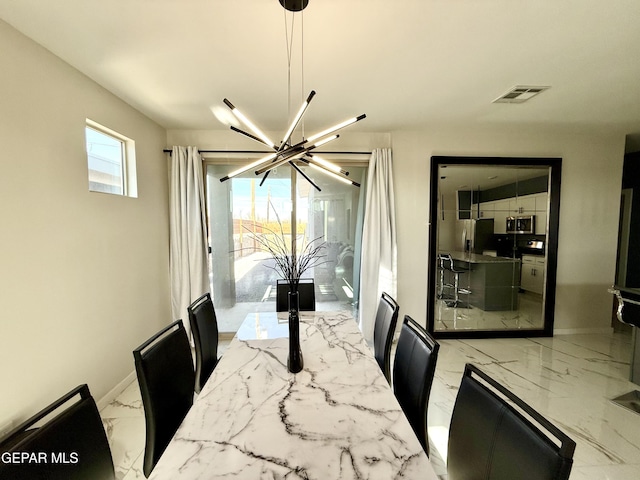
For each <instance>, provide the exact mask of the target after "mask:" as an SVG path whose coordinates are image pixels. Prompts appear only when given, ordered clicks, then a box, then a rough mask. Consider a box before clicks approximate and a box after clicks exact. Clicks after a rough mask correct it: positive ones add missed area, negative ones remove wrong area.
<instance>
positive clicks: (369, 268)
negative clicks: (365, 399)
mask: <svg viewBox="0 0 640 480" xmlns="http://www.w3.org/2000/svg"><path fill="white" fill-rule="evenodd" d="M361 265H362V266H361V271H360V302H359V321H360V330H362V333H363V335H364V337H365V338H366V340H367V341H368V342H371V341H372V340H373V327H374V323H375V317H376V310H377V308H378V303H379V301H380V296H381V295H382V292H386V293H388V294H389V295H391V296H392V297H394V298H396V290H397V279H396V277H397V244H396V215H395V200H394V194H393V173H392V161H391V149H389V148H385V149H375V150H374V151H373V152H372V154H371V159H370V160H369V176H368V179H367V197H366V203H365V213H364V225H363V230H362V256H361Z"/></svg>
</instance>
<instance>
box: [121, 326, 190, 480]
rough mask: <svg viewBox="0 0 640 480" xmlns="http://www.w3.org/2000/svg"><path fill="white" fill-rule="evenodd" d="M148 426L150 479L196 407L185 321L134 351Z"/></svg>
mask: <svg viewBox="0 0 640 480" xmlns="http://www.w3.org/2000/svg"><path fill="white" fill-rule="evenodd" d="M133 358H134V360H135V365H136V373H137V375H138V383H139V385H140V393H141V395H142V404H143V406H144V418H145V425H146V444H145V449H144V463H143V472H144V474H145V476H147V477H148V476H149V474H150V473H151V471H152V470H153V467H154V466H155V465H156V463H157V461H158V459H159V458H160V456H161V455H162V452H164V449H165V448H166V447H167V444H168V443H169V441H170V440H171V438H172V437H173V435H174V434H175V432H176V430H177V429H178V426H179V425H180V423H181V422H182V420H183V419H184V417H185V415H186V414H187V412H188V411H189V409H190V408H191V405H192V404H193V389H194V384H195V374H194V371H193V361H192V359H191V348H190V347H189V340H188V339H187V333H186V331H185V329H184V325H183V323H182V320H177V321H175V322H173V323H172V324H171V325H169V326H167V327H166V328H163V329H162V330H161V331H159V332H158V333H156V334H155V335H154V336H153V337H151V338H150V339H149V340H147V341H146V342H144V343H143V344H142V345H140V346H139V347H138V348H136V349H135V350H134V351H133Z"/></svg>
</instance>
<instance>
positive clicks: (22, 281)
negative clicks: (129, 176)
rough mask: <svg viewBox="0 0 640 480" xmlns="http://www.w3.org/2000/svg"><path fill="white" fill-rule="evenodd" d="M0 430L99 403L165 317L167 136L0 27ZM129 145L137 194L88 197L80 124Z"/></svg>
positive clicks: (167, 304) (0, 24) (167, 315)
mask: <svg viewBox="0 0 640 480" xmlns="http://www.w3.org/2000/svg"><path fill="white" fill-rule="evenodd" d="M0 45H2V48H0V71H1V73H0V92H2V94H1V95H0V168H1V170H0V171H1V173H0V219H1V220H0V222H1V227H0V228H1V235H0V265H1V267H0V298H1V301H0V308H1V312H2V313H1V316H0V331H1V334H0V369H1V374H0V381H1V383H0V385H1V387H0V388H1V389H2V395H1V396H2V401H0V425H2V424H4V422H5V421H7V420H10V419H11V420H14V421H19V420H21V419H24V418H25V417H27V416H29V415H31V414H32V413H35V411H36V410H38V409H40V408H42V407H44V406H46V405H47V404H48V403H50V402H51V401H53V400H54V399H55V398H57V397H58V396H59V395H61V394H63V393H66V391H68V390H70V389H71V388H73V387H75V386H76V385H78V384H81V383H88V384H89V388H90V389H91V391H92V393H93V395H94V396H95V397H96V398H97V399H99V398H101V397H102V396H103V395H105V394H106V393H107V392H108V391H110V390H111V389H112V388H114V386H116V385H117V384H118V383H119V382H121V381H122V380H123V379H124V378H125V377H126V376H127V375H129V374H130V373H131V372H132V371H133V369H134V366H133V356H132V354H131V352H132V350H133V349H134V348H135V347H136V346H137V345H138V344H140V343H142V342H143V341H144V340H145V339H146V338H147V337H148V336H150V335H151V334H152V333H153V332H154V331H156V330H157V329H159V328H160V327H161V326H162V325H165V324H167V323H168V322H169V321H170V320H171V318H170V301H169V280H168V205H167V202H168V200H167V198H168V186H167V185H168V182H167V160H166V158H165V155H164V154H162V148H163V147H164V143H165V130H164V129H163V128H161V127H160V126H158V125H157V124H155V123H154V122H152V121H150V120H149V119H148V118H146V117H144V116H142V115H141V114H140V113H138V112H137V111H136V110H134V109H132V108H131V107H129V106H128V105H126V104H125V103H123V102H122V101H120V100H119V99H117V98H116V97H114V96H113V95H112V94H110V93H108V92H107V91H106V90H104V89H103V88H101V87H99V86H98V85H97V84H95V83H94V82H93V81H91V80H90V79H88V78H87V77H85V76H84V75H82V74H80V73H79V72H78V71H76V70H75V69H73V68H71V67H70V66H69V65H67V64H66V63H64V62H62V61H61V60H60V59H58V58H57V57H55V56H53V55H52V54H51V53H49V52H48V51H46V50H44V49H42V48H41V47H39V46H38V45H37V44H35V43H33V42H32V41H31V40H28V39H27V38H26V37H24V36H22V35H21V34H19V33H18V32H16V31H15V30H14V29H12V28H11V27H10V26H8V25H7V24H6V23H3V22H0ZM87 117H88V118H91V119H93V120H95V121H97V122H99V123H101V124H103V125H105V126H108V127H110V128H112V129H114V130H116V131H118V132H120V133H122V134H124V135H126V136H128V137H130V138H132V139H134V140H135V141H136V151H137V174H138V198H124V197H118V196H113V195H106V194H98V193H89V191H88V181H87V163H86V153H85V143H84V142H85V139H84V125H85V119H86V118H87Z"/></svg>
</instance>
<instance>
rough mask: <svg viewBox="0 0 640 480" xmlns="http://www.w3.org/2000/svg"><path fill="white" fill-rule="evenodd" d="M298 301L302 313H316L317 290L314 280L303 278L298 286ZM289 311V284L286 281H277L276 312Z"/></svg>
mask: <svg viewBox="0 0 640 480" xmlns="http://www.w3.org/2000/svg"><path fill="white" fill-rule="evenodd" d="M298 299H299V303H300V311H301V312H315V310H316V289H315V283H314V281H313V278H301V279H300V284H299V285H298ZM287 311H289V283H288V282H287V281H286V280H283V279H278V280H277V281H276V312H287Z"/></svg>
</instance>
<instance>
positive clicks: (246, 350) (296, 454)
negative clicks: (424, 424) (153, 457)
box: [149, 312, 438, 480]
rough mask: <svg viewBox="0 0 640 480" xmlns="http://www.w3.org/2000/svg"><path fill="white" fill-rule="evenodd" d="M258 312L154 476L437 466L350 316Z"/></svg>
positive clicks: (160, 479)
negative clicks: (295, 347) (295, 365)
mask: <svg viewBox="0 0 640 480" xmlns="http://www.w3.org/2000/svg"><path fill="white" fill-rule="evenodd" d="M300 345H301V349H302V354H303V359H304V368H303V369H302V371H300V372H299V373H296V374H294V373H290V372H289V371H288V369H287V356H288V351H289V347H288V313H287V312H284V313H276V312H272V313H271V312H266V313H250V314H248V315H247V317H246V318H245V320H244V322H243V323H242V325H241V327H240V328H239V329H238V331H237V333H236V335H235V336H234V338H233V339H232V340H231V342H230V343H229V346H228V347H227V349H226V351H225V352H224V354H223V355H222V357H221V359H220V361H219V362H218V364H217V366H216V368H215V370H214V371H213V373H212V375H211V376H210V378H209V379H208V381H207V383H206V384H205V386H204V387H203V389H202V391H201V392H200V394H199V395H198V396H197V398H196V399H195V401H194V404H193V406H192V407H191V409H190V410H189V412H188V414H187V415H186V417H185V418H184V420H183V422H182V424H181V425H180V427H179V428H178V430H177V432H176V433H175V435H174V437H173V438H172V440H171V441H170V443H169V444H168V446H167V448H166V449H165V451H164V453H163V454H162V456H161V458H160V459H159V461H158V463H157V464H156V466H155V468H154V470H153V472H152V473H151V475H150V477H149V478H150V479H151V480H165V479H166V480H169V479H171V480H175V479H222V478H224V479H229V478H233V479H251V480H253V479H291V480H293V479H318V480H328V479H345V480H346V479H371V480H373V479H380V480H389V479H405V478H406V479H414V478H415V479H418V478H419V479H424V480H436V479H437V478H438V477H437V475H436V473H435V472H434V470H433V467H432V465H431V464H430V463H429V458H428V457H427V455H426V454H425V452H424V450H423V449H422V446H421V445H420V442H419V441H418V439H417V437H416V436H415V434H414V432H413V430H412V428H411V426H410V424H409V422H408V420H407V418H406V417H405V415H404V414H403V411H402V408H401V407H400V405H399V404H398V402H397V400H396V398H395V396H394V394H393V391H392V389H391V388H390V386H389V384H388V383H387V380H386V379H385V377H384V375H383V374H382V371H381V370H380V368H379V366H378V363H377V362H376V360H375V358H374V356H373V353H372V351H371V348H370V347H369V345H368V344H367V342H366V341H365V339H364V337H363V336H362V334H361V332H360V329H359V328H358V325H357V323H356V321H355V320H354V318H353V316H352V315H351V314H350V313H348V312H301V313H300Z"/></svg>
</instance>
